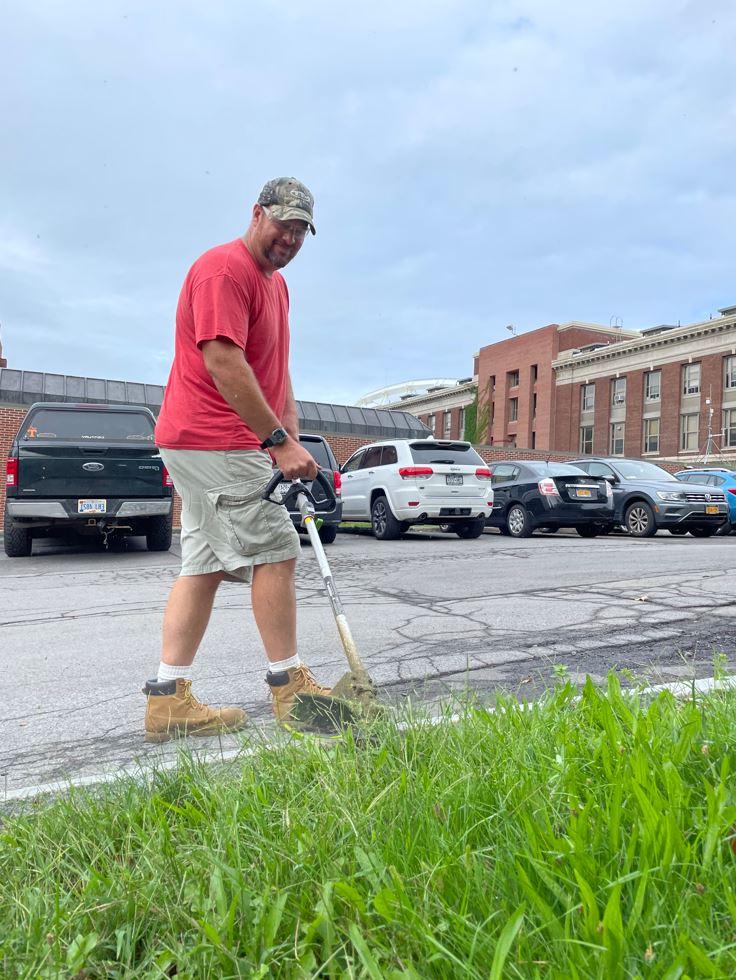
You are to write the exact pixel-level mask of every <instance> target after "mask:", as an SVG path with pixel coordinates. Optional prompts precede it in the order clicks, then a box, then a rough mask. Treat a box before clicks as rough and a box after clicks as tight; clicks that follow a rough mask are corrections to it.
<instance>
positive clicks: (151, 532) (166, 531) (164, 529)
mask: <svg viewBox="0 0 736 980" xmlns="http://www.w3.org/2000/svg"><path fill="white" fill-rule="evenodd" d="M172 526H173V519H172V517H171V515H168V516H166V515H163V516H161V517H152V518H151V519H150V520H149V522H148V530H147V531H146V545H147V546H148V550H149V551H168V550H169V548H170V547H171V529H172Z"/></svg>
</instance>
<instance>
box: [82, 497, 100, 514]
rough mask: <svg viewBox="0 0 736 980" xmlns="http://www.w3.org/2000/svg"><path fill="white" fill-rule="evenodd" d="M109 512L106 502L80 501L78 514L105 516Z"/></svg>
mask: <svg viewBox="0 0 736 980" xmlns="http://www.w3.org/2000/svg"><path fill="white" fill-rule="evenodd" d="M106 510H107V501H106V500H78V501H77V513H78V514H104V513H105V512H106Z"/></svg>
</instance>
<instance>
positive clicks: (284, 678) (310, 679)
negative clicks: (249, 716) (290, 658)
mask: <svg viewBox="0 0 736 980" xmlns="http://www.w3.org/2000/svg"><path fill="white" fill-rule="evenodd" d="M266 683H267V684H268V686H269V688H270V689H271V698H272V707H273V713H274V714H275V715H276V718H277V720H278V721H280V722H282V723H284V722H287V721H289V720H292V721H293V720H294V719H293V718H292V708H293V707H294V702H295V700H296V698H297V697H298V696H299V695H300V694H311V695H315V694H316V695H319V696H321V697H329V696H330V692H331V688H329V687H322V685H321V684H318V683H317V681H316V680H315V679H314V675H313V674H312V671H311V670H310V669H309V667H307V665H306V664H300V665H299V666H298V667H292V668H291V670H283V671H280V672H279V673H272V672H271V671H270V670H269V672H268V673H267V674H266Z"/></svg>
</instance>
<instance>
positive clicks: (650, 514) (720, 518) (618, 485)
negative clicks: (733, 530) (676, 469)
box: [570, 456, 728, 538]
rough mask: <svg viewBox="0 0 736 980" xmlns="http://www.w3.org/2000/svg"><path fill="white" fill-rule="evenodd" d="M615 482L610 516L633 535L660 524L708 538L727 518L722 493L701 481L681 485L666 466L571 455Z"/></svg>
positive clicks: (575, 462) (647, 534)
mask: <svg viewBox="0 0 736 980" xmlns="http://www.w3.org/2000/svg"><path fill="white" fill-rule="evenodd" d="M570 465H571V466H578V467H580V469H581V470H584V471H585V472H586V473H589V474H590V475H591V476H595V477H602V478H603V479H604V480H608V481H609V483H610V484H611V486H612V487H613V500H614V512H615V513H614V520H615V521H616V523H617V524H622V525H623V527H624V529H625V530H626V531H628V533H629V534H631V535H632V536H633V537H635V538H649V537H651V536H652V535H653V534H656V533H657V531H658V530H660V528H665V529H666V530H668V531H670V533H671V534H687V532H688V531H689V532H690V533H691V534H692V535H693V537H696V538H707V537H710V535H711V534H715V533H716V531H717V530H718V529H719V527H721V525H722V524H723V523H724V522H725V521H726V520H727V519H728V508H727V505H726V495H725V494H724V493H723V491H721V490H716V489H715V488H714V487H708V486H704V485H702V484H691V485H685V484H682V483H681V482H680V481H679V480H677V479H676V478H675V477H674V476H673V475H672V474H671V473H668V472H667V470H664V469H662V467H661V466H656V465H655V464H654V463H648V462H646V461H645V460H641V459H624V458H621V457H620V456H615V457H609V456H605V457H602V456H586V457H585V458H584V459H575V460H571V461H570Z"/></svg>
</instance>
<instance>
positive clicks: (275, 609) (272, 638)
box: [251, 558, 330, 723]
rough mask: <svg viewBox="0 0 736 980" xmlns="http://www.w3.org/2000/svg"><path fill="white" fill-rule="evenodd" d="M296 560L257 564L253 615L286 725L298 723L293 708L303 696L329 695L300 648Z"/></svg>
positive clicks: (276, 707) (275, 704)
mask: <svg viewBox="0 0 736 980" xmlns="http://www.w3.org/2000/svg"><path fill="white" fill-rule="evenodd" d="M295 567H296V559H293V558H292V559H289V560H288V561H280V562H273V563H269V564H262V565H255V566H254V568H253V584H252V589H251V597H252V600H253V615H254V616H255V620H256V625H257V626H258V631H259V633H260V634H261V639H262V640H263V645H264V647H265V648H266V656H267V657H268V662H269V671H268V675H267V677H266V681H267V683H268V686H269V687H270V689H271V694H272V696H273V710H274V714H275V715H276V717H277V719H278V720H279V721H282V722H286V721H290V722H292V723H293V722H294V717H293V715H292V708H293V707H294V703H295V699H296V698H297V697H298V696H299V695H302V694H310V695H322V696H327V695H329V693H330V689H329V688H328V687H322V686H321V685H320V684H318V683H317V681H316V680H315V679H314V677H313V676H312V673H311V671H310V670H309V668H308V667H307V666H306V664H303V663H302V662H301V660H300V658H299V655H298V653H297V645H296V590H295V588H294V569H295Z"/></svg>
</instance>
